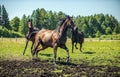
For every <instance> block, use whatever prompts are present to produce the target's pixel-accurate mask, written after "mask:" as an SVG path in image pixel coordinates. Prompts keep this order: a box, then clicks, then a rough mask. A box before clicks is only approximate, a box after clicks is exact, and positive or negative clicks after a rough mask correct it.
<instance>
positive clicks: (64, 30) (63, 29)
mask: <svg viewBox="0 0 120 77" xmlns="http://www.w3.org/2000/svg"><path fill="white" fill-rule="evenodd" d="M65 26H66V23H63V24H62V26H61V27H60V28H59V35H60V37H62V36H64V37H66V34H67V27H65Z"/></svg>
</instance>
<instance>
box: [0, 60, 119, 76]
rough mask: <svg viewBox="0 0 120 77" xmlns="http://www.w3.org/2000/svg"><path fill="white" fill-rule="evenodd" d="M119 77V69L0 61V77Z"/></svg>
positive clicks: (69, 64) (63, 63)
mask: <svg viewBox="0 0 120 77" xmlns="http://www.w3.org/2000/svg"><path fill="white" fill-rule="evenodd" d="M16 76H17V77H60V76H61V77H65V76H66V77H83V76H84V77H120V67H110V66H88V65H87V64H81V65H76V64H72V63H65V62H58V63H57V65H54V64H52V62H47V61H37V62H36V61H8V60H6V61H0V77H16Z"/></svg>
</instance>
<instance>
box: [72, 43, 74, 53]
mask: <svg viewBox="0 0 120 77" xmlns="http://www.w3.org/2000/svg"><path fill="white" fill-rule="evenodd" d="M73 50H74V42H72V53H73Z"/></svg>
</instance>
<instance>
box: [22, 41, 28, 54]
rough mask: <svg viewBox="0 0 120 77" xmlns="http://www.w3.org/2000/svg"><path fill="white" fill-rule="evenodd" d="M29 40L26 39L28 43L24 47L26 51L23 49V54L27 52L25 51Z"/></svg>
mask: <svg viewBox="0 0 120 77" xmlns="http://www.w3.org/2000/svg"><path fill="white" fill-rule="evenodd" d="M28 42H29V40H26V45H25V49H24V51H23V55H24V54H25V51H26V48H27V45H28Z"/></svg>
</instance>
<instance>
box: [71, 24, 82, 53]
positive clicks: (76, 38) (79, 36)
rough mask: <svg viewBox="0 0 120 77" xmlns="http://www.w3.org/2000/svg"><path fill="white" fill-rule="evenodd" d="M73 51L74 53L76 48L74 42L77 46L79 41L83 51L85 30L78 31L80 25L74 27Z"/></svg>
mask: <svg viewBox="0 0 120 77" xmlns="http://www.w3.org/2000/svg"><path fill="white" fill-rule="evenodd" d="M71 40H72V53H73V50H74V43H75V48H76V49H78V48H77V43H79V44H80V51H81V52H82V44H83V42H84V33H83V32H79V31H78V27H76V26H75V27H74V28H73V30H72V38H71Z"/></svg>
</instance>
